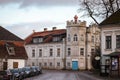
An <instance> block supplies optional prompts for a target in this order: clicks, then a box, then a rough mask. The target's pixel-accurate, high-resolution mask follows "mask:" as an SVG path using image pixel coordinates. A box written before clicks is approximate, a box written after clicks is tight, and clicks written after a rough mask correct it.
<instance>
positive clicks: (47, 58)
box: [25, 27, 66, 69]
mask: <svg viewBox="0 0 120 80" xmlns="http://www.w3.org/2000/svg"><path fill="white" fill-rule="evenodd" d="M65 37H66V30H65V29H59V30H56V28H55V27H54V28H53V30H51V31H47V29H46V28H45V29H44V31H42V32H34V33H33V34H32V35H30V36H29V37H28V38H26V40H25V41H26V42H27V43H26V45H25V49H26V51H27V54H28V57H29V58H28V62H27V66H34V65H37V66H42V68H47V69H63V68H64V64H65V63H64V57H65Z"/></svg>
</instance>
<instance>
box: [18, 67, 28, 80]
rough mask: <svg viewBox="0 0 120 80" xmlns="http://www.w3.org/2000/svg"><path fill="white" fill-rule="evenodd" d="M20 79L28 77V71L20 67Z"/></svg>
mask: <svg viewBox="0 0 120 80" xmlns="http://www.w3.org/2000/svg"><path fill="white" fill-rule="evenodd" d="M18 71H19V74H20V79H24V78H26V77H27V75H26V72H25V71H24V68H18Z"/></svg>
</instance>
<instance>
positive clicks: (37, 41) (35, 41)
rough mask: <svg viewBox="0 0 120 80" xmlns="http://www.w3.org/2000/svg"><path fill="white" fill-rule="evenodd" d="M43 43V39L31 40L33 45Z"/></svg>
mask: <svg viewBox="0 0 120 80" xmlns="http://www.w3.org/2000/svg"><path fill="white" fill-rule="evenodd" d="M41 42H43V38H33V43H41Z"/></svg>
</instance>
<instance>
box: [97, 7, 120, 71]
mask: <svg viewBox="0 0 120 80" xmlns="http://www.w3.org/2000/svg"><path fill="white" fill-rule="evenodd" d="M99 26H100V29H101V53H102V55H101V57H102V59H101V63H102V65H110V71H111V72H110V73H112V72H115V71H118V73H120V58H119V56H120V9H119V10H118V11H116V12H115V13H113V14H112V15H111V16H110V17H108V18H107V19H105V20H104V21H103V22H102V23H100V25H99ZM108 71H109V70H108ZM108 73H109V72H108Z"/></svg>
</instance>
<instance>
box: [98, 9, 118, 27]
mask: <svg viewBox="0 0 120 80" xmlns="http://www.w3.org/2000/svg"><path fill="white" fill-rule="evenodd" d="M108 24H120V9H119V10H118V11H116V12H115V13H113V14H112V15H111V16H110V17H108V18H107V19H105V20H104V21H103V22H101V23H100V24H99V25H100V26H101V25H108Z"/></svg>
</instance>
